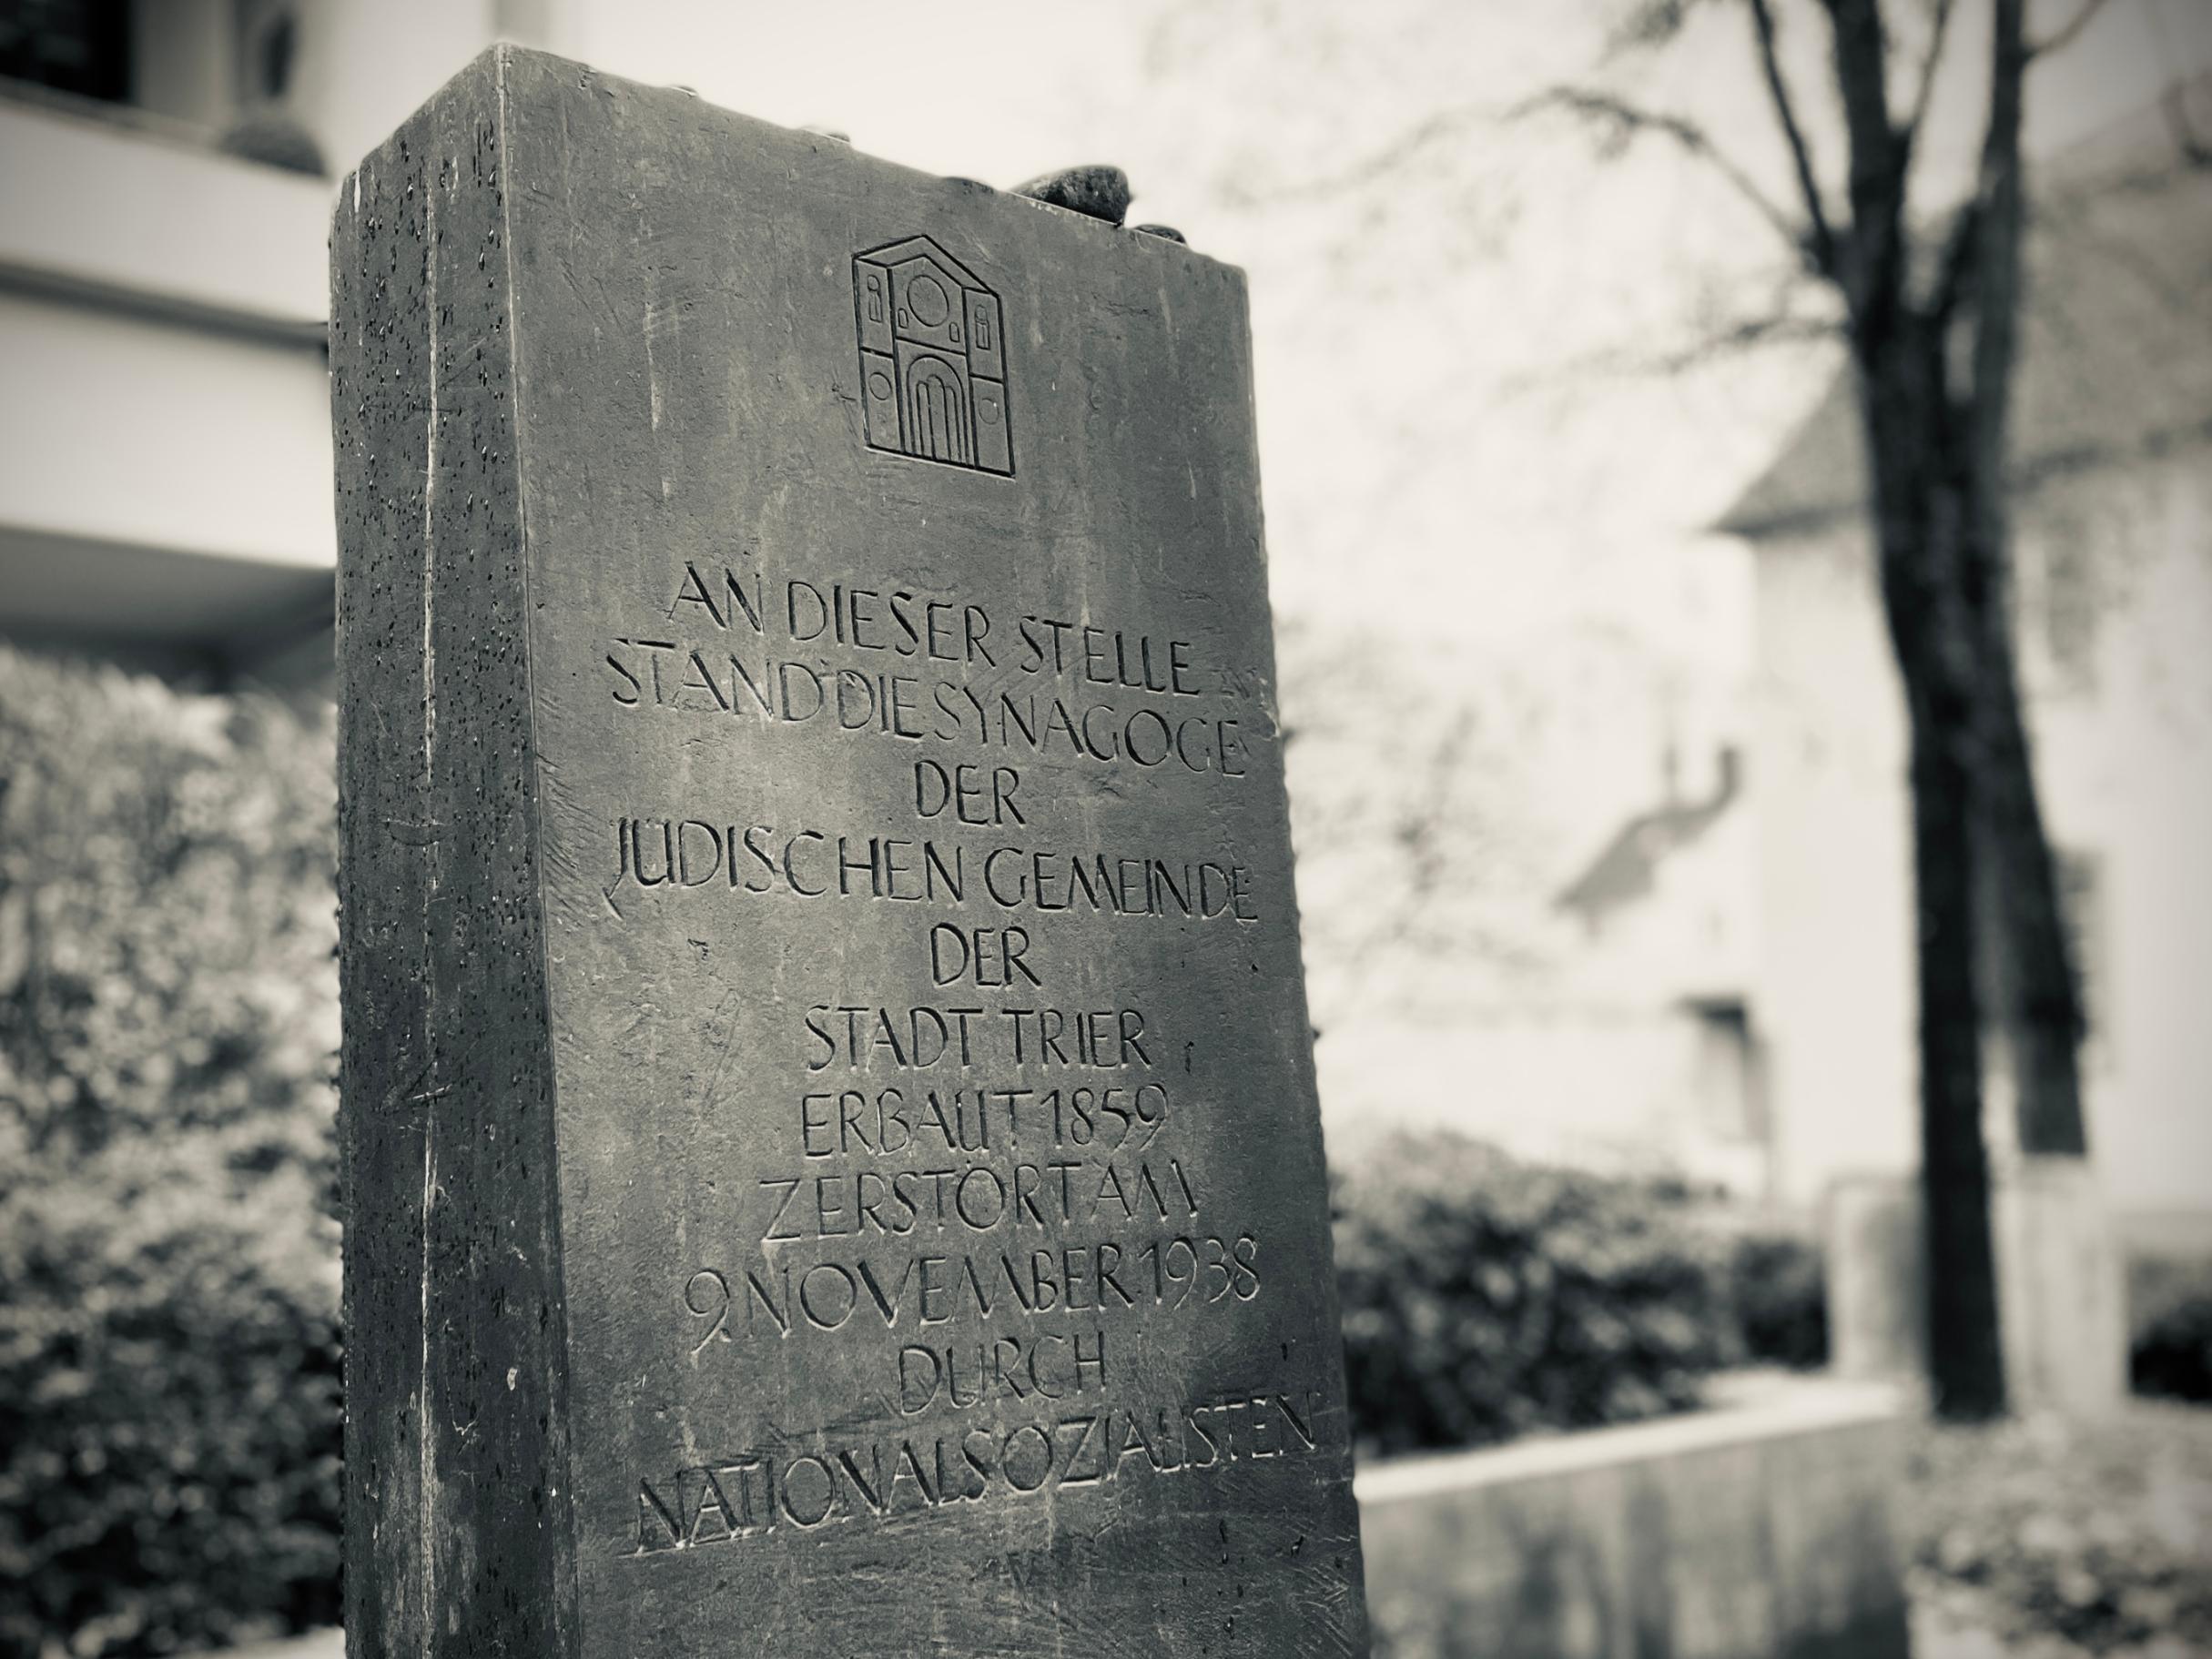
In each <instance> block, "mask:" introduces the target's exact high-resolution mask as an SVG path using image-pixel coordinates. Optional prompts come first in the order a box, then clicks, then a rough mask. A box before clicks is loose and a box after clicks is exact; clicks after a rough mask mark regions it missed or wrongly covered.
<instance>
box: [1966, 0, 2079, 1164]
mask: <svg viewBox="0 0 2212 1659" xmlns="http://www.w3.org/2000/svg"><path fill="white" fill-rule="evenodd" d="M2026 10H2027V7H2026V0H1995V5H1994V9H1993V13H1992V16H1991V27H1990V94H1989V128H1988V132H1987V134H1986V136H1985V137H1984V143H1983V148H1982V166H1981V176H1980V177H1979V179H1978V181H1977V183H1976V188H1975V201H1976V211H1975V213H1974V218H1973V224H1974V243H1973V246H1972V248H1971V250H1970V252H1971V258H1972V281H1971V283H1970V284H1969V288H1968V291H1969V292H1970V293H1971V295H1972V297H1973V312H1974V339H1973V352H1972V361H1971V367H1970V369H1969V382H1968V386H1967V388H1966V397H1965V399H1964V400H1963V407H1962V408H1961V409H1960V410H1958V416H1957V424H1958V425H1960V426H1961V427H1963V437H1964V440H1965V441H1964V442H1963V444H1962V445H1961V446H1960V453H1961V454H1962V455H1963V459H1964V460H1965V462H1966V466H1965V471H1964V478H1965V483H1966V505H1967V508H1968V512H1967V517H1966V521H1965V531H1966V544H1967V545H1966V557H1965V560H1964V561H1963V563H1964V572H1963V573H1964V597H1965V599H1966V602H1967V603H1968V604H1969V605H1970V606H1971V607H1972V608H1973V612H1974V616H1973V626H1974V645H1975V650H1974V656H1973V663H1974V693H1975V702H1976V703H1977V705H1978V708H1977V725H1978V742H1977V743H1976V744H1975V745H1974V752H1973V753H1974V761H1975V763H1976V768H1977V771H1978V773H1979V774H1980V775H1979V777H1978V778H1977V780H1976V782H1977V783H1978V784H1979V788H1978V790H1977V792H1976V794H1977V804H1978V814H1979V820H1980V823H1981V825H1982V839H1983V842H1984V850H1985V853H1986V855H1987V859H1986V862H1987V865H1988V874H1987V878H1986V879H1985V881H1984V883H1983V884H1982V891H1983V892H1984V895H1986V897H1985V903H1986V902H1987V901H1990V900H1994V903H1988V909H1987V912H1986V915H1985V925H1986V926H1987V928H1988V932H1989V935H1990V937H1989V939H1988V941H1987V943H1988V950H1987V953H1986V960H1987V962H1988V964H1989V965H1990V967H1991V970H1992V972H1991V976H1990V978H1991V986H1990V988H1991V992H1992V995H1993V998H1994V1002H1995V1006H1996V1007H1997V1009H1998V1011H1999V1013H2000V1014H2001V1016H2002V1017H2003V1022H2004V1031H2005V1035H2006V1037H2007V1038H2008V1039H2009V1040H2008V1047H2010V1049H2011V1052H2012V1057H2013V1077H2014V1090H2015V1095H2016V1106H2015V1118H2016V1121H2017V1123H2018V1126H2019V1141H2020V1149H2021V1150H2022V1151H2024V1152H2029V1153H2070V1154H2074V1155H2076V1156H2078V1155H2080V1154H2082V1153H2085V1152H2086V1151H2087V1150H2088V1135H2087V1132H2086V1129H2085V1127H2084V1124H2083V1120H2082V1106H2081V1074H2080V1068H2079V1067H2080V1044H2081V1026H2082V1021H2081V1006H2080V996H2079V994H2078V991H2077V987H2076V984H2075V976H2074V969H2073V966H2072V963H2071V962H2070V960H2069V955H2068V951H2067V942H2066V933H2065V918H2064V915H2063V912H2062V911H2061V909H2060V907H2059V895H2058V877H2057V871H2056V869H2055V866H2054V863H2053V860H2052V857H2051V847H2050V843H2049V841H2048V840H2047V839H2046V837H2045V834H2044V826H2043V814H2042V810H2041V808H2040V806H2039V804H2038V803H2037V801H2036V797H2035V774H2034V766H2033V764H2032V763H2031V761H2030V759H2029V752H2028V737H2027V725H2026V722H2025V720H2024V717H2023V716H2022V713H2021V707H2020V677H2019V672H2018V668H2017V663H2016V658H2015V655H2014V648H2013V622H2014V618H2013V580H2012V578H2013V564H2012V534H2011V524H2010V518H2011V515H2010V513H2009V511H2007V507H2008V491H2009V488H2010V484H2011V479H2010V477H2009V469H2008V466H2007V461H2008V459H2009V454H2010V445H2009V442H2008V434H2009V431H2010V428H2011V416H2012V395H2013V379H2014V367H2015V365H2016V364H2017V362H2018V359H2019V346H2020V301H2021V293H2022V278H2021V267H2022V251H2021V244H2022V238H2023V235H2024V223H2025V210H2024V200H2023V198H2024V185H2023V180H2022V177H2021V166H2022V164H2021V158H2020V128H2021V122H2022V114H2023V102H2024V80H2025V76H2026V74H2027V65H2028V57H2029V49H2028V45H2027V38H2026ZM1939 326H1942V319H1939Z"/></svg>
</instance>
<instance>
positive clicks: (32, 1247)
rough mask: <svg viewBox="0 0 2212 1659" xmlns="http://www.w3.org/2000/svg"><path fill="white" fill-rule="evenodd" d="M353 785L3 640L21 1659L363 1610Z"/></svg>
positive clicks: (6, 1439)
mask: <svg viewBox="0 0 2212 1659" xmlns="http://www.w3.org/2000/svg"><path fill="white" fill-rule="evenodd" d="M330 760H331V745H330V729H329V722H328V720H327V719H326V718H316V717H308V716H302V715H301V714H299V713H295V712H294V711H293V710H291V709H289V708H288V707H286V706H285V705H284V704H282V703H278V702H275V701H272V700H267V699H262V698H258V697H252V696H244V697H214V696H195V695H188V694H182V693H177V692H174V691H171V690H169V689H168V688H167V687H165V686H163V685H162V684H160V683H157V682H155V681H152V680H147V679H143V678H134V677H131V676H128V675H126V674H123V673H118V672H116V671H114V670H109V669H96V668H89V667H85V666H80V665H73V664H69V663H63V662H60V661H57V660H54V659H49V658H44V657H38V656H33V655H28V654H25V653H21V652H15V651H11V650H7V649H5V648H0V1652H5V1653H9V1654H35V1653H37V1652H39V1651H41V1649H42V1647H47V1646H48V1645H49V1644H56V1645H60V1646H62V1647H63V1648H64V1650H65V1651H67V1652H70V1653H75V1654H108V1653H161V1652H166V1651H170V1650H173V1649H176V1648H178V1647H181V1646H186V1645H195V1644H202V1643H212V1642H219V1641H226V1640H232V1639H237V1638H239V1637H243V1636H248V1635H251V1634H257V1633H261V1632H273V1631H279V1630H283V1629H288V1628H292V1627H296V1626H297V1625H299V1624H303V1623H315V1622H327V1621H329V1620H330V1619H331V1618H333V1617H334V1616H335V1614H336V1597H335V1589H336V1584H337V1576H338V1543H337V1539H338V1523H339V1510H338V1456H339V1401H338V1375H339V1371H338V1332H337V1315H338V1227H337V1222H336V1220H335V1219H334V1217H333V1215H332V1213H331V1208H332V1201H333V1192H332V1185H333V1179H334V1170H333V1163H332V1143H331V1134H330V1129H331V1114H332V1106H333V1094H332V1089H331V1085H330V1073H331V1067H332V1058H331V1057H332V1052H333V1050H334V1049H335V1047H336V1043H337V981H336V971H335V965H334V963H333V960H332V953H333V949H334V946H335V943H336V917H335V905H334V902H333V896H332V887H331V863H332V843H333V831H332V823H333V803H334V794H333V784H332V777H331V766H330Z"/></svg>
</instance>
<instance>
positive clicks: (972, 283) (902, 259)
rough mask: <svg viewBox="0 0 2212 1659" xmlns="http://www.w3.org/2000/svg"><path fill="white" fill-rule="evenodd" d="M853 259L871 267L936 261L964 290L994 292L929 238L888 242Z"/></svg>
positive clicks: (907, 238) (901, 239)
mask: <svg viewBox="0 0 2212 1659" xmlns="http://www.w3.org/2000/svg"><path fill="white" fill-rule="evenodd" d="M853 257H854V258H858V259H866V260H867V261H868V263H869V264H870V265H903V264H905V263H906V262H907V261H908V259H917V258H929V259H934V260H936V261H937V263H938V264H939V265H941V266H943V267H944V268H945V269H946V270H947V271H948V272H949V273H950V274H951V276H952V278H953V279H954V280H955V281H956V282H958V283H959V285H960V286H961V287H962V288H979V289H980V290H981V291H982V292H984V293H986V294H989V293H991V292H992V291H993V289H992V288H991V286H990V284H989V283H988V282H986V281H984V280H983V278H980V277H979V276H977V275H976V274H975V272H973V271H971V270H969V268H967V267H966V266H965V265H962V264H961V263H960V262H959V260H958V259H956V258H953V257H952V256H951V255H950V254H949V253H947V252H946V251H945V250H944V249H943V248H939V246H938V245H937V244H936V243H935V242H933V241H931V240H930V239H929V238H928V237H905V238H900V239H899V240H898V241H896V242H886V243H885V244H884V245H883V246H882V247H881V248H869V249H868V251H867V252H866V253H864V254H856V255H854V256H853Z"/></svg>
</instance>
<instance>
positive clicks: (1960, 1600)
mask: <svg viewBox="0 0 2212 1659" xmlns="http://www.w3.org/2000/svg"><path fill="white" fill-rule="evenodd" d="M1917 1433H1918V1440H1917V1443H1916V1445H1915V1447H1914V1451H1913V1460H1912V1476H1911V1480H1910V1481H1909V1482H1908V1484H1907V1488H1906V1497H1905V1507H1906V1514H1907V1517H1908V1521H1909V1524H1910V1526H1911V1530H1912V1533H1913V1594H1914V1597H1915V1600H1919V1601H1925V1602H1926V1603H1929V1604H1930V1605H1931V1606H1932V1607H1934V1608H1936V1609H1938V1610H1940V1612H1941V1613H1943V1615H1944V1616H1945V1617H1946V1618H1947V1619H1948V1620H1950V1621H1951V1622H1952V1623H1954V1624H1960V1625H1963V1626H1964V1627H1967V1628H1974V1629H1980V1630H1985V1631H1987V1632H1989V1633H1990V1634H1991V1635H1992V1636H1993V1637H1994V1638H1995V1639H1996V1640H1999V1641H2002V1642H2004V1643H2005V1644H2008V1645H2007V1647H2006V1649H2005V1650H2004V1651H2012V1648H2011V1645H2010V1644H2022V1645H2025V1644H2031V1643H2035V1642H2038V1641H2043V1640H2046V1639H2052V1638H2056V1639H2060V1640H2064V1641H2066V1642H2071V1643H2075V1644H2078V1645H2079V1646H2081V1647H2083V1648H2086V1649H2087V1650H2088V1651H2090V1652H2091V1653H2100V1654H2101V1653H2108V1652H2112V1651H2115V1650H2116V1649H2120V1648H2126V1647H2134V1646H2136V1644H2146V1643H2151V1642H2154V1641H2165V1642H2167V1643H2169V1644H2175V1650H2174V1651H2177V1652H2187V1653H2201V1652H2205V1651H2207V1649H2212V1573H2207V1571H2206V1570H2205V1563H2206V1562H2207V1559H2212V1411H2202V1410H2198V1409H2196V1408H2192V1407H2188V1406H2179V1405H2167V1404H2151V1403H2149V1402H2138V1403H2136V1405H2134V1406H2132V1407H2131V1408H2130V1409H2129V1410H2128V1411H2126V1412H2125V1413H2123V1414H2121V1415H2119V1416H2116V1417H2114V1418H2111V1419H2108V1420H2105V1421H2065V1420H2064V1419H2060V1418H2056V1417H2047V1418H2036V1419H2032V1420H2028V1421H2014V1422H2005V1423H1999V1424H1995V1425H1993V1426H1988V1427H1976V1428H1963V1427H1943V1428H1938V1427H1930V1426H1923V1427H1922V1428H1921V1429H1920V1430H1918V1431H1917Z"/></svg>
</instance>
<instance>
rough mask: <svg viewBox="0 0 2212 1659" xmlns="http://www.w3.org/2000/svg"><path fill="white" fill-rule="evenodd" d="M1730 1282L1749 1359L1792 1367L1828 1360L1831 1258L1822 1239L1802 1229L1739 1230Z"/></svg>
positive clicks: (1812, 1368) (1807, 1367)
mask: <svg viewBox="0 0 2212 1659" xmlns="http://www.w3.org/2000/svg"><path fill="white" fill-rule="evenodd" d="M1728 1285H1729V1300H1730V1304H1731V1305H1732V1307H1733V1308H1734V1310H1735V1317H1736V1330H1737V1333H1738V1336H1739V1337H1740V1340H1741V1343H1742V1356H1743V1358H1744V1359H1746V1360H1749V1361H1751V1362H1753V1363H1754V1364H1760V1365H1785V1366H1788V1367H1789V1368H1790V1369H1791V1370H1792V1371H1818V1370H1819V1369H1820V1368H1821V1366H1824V1365H1826V1364H1827V1363H1828V1289H1827V1280H1826V1264H1825V1263H1824V1262H1823V1260H1822V1259H1821V1250H1820V1247H1819V1246H1818V1245H1816V1244H1814V1243H1813V1242H1812V1241H1811V1239H1806V1238H1804V1237H1802V1236H1801V1235H1799V1234H1796V1233H1790V1232H1773V1231H1765V1230H1751V1231H1745V1232H1740V1233H1738V1234H1737V1235H1736V1236H1735V1238H1734V1240H1733V1242H1732V1244H1731V1247H1730V1254H1729V1261H1728Z"/></svg>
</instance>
